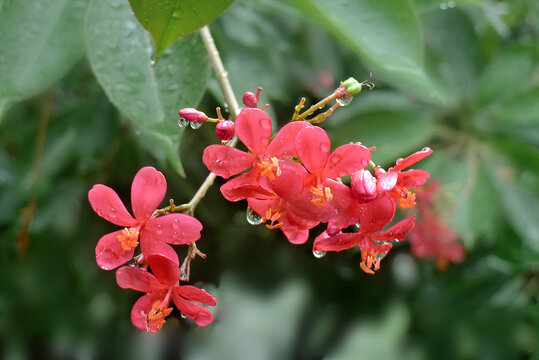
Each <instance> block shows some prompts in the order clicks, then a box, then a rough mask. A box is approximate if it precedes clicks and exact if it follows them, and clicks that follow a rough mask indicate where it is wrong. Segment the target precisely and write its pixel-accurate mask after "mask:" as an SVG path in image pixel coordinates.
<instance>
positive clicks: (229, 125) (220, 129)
mask: <svg viewBox="0 0 539 360" xmlns="http://www.w3.org/2000/svg"><path fill="white" fill-rule="evenodd" d="M234 134H236V128H235V127H234V123H233V122H232V121H230V120H221V121H219V122H218V123H217V126H216V127H215V136H216V137H217V139H219V140H221V142H222V143H226V142H227V141H229V140H232V138H233V137H234Z"/></svg>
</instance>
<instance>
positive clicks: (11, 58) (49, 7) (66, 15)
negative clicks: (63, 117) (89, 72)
mask: <svg viewBox="0 0 539 360" xmlns="http://www.w3.org/2000/svg"><path fill="white" fill-rule="evenodd" d="M87 6H88V1H87V0H58V1H49V0H25V1H17V0H6V1H4V2H2V3H0V34H2V36H1V37H0V116H1V115H2V114H3V113H4V111H5V110H6V109H7V107H8V106H9V105H10V104H12V103H13V102H16V101H20V100H22V99H25V98H28V97H30V96H33V95H36V94H38V93H40V92H41V91H43V90H45V89H46V88H47V87H49V86H51V85H52V84H54V83H55V82H56V81H57V80H58V79H60V78H61V77H62V76H64V75H65V73H67V72H68V71H69V69H71V67H72V66H73V65H74V64H75V63H76V62H77V61H78V60H79V59H81V57H82V55H83V51H84V46H83V44H84V42H83V27H82V24H83V18H84V13H85V11H86V7H87Z"/></svg>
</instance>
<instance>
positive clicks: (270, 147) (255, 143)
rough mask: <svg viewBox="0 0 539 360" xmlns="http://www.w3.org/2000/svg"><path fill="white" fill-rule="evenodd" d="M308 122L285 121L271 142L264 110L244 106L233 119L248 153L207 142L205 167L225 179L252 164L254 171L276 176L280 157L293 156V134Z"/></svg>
mask: <svg viewBox="0 0 539 360" xmlns="http://www.w3.org/2000/svg"><path fill="white" fill-rule="evenodd" d="M308 126H311V125H310V124H309V123H307V122H305V121H297V122H293V123H289V124H287V125H285V126H284V127H283V128H282V129H281V130H280V131H279V132H278V133H277V134H276V135H275V138H274V139H273V141H271V143H270V137H271V119H270V117H269V115H268V114H267V113H265V112H264V111H262V110H260V109H258V108H253V107H247V108H244V109H242V110H241V112H240V114H239V115H238V118H237V119H236V124H235V127H236V134H237V135H238V138H239V139H240V140H241V141H242V142H243V144H245V146H246V147H247V149H249V151H250V153H247V152H244V151H241V150H238V149H234V148H231V147H229V146H226V145H210V146H208V147H207V148H206V149H205V150H204V156H203V158H202V161H203V162H204V164H205V165H206V166H207V167H208V169H209V170H210V171H211V172H213V173H215V174H217V175H219V176H221V177H223V178H225V179H228V178H229V177H230V176H232V175H236V174H239V173H241V172H243V171H245V170H247V169H249V168H251V167H253V169H252V170H251V171H254V172H255V173H256V175H262V176H264V177H267V178H268V179H269V180H272V181H273V180H275V177H277V176H279V175H280V173H281V170H280V168H279V160H280V159H287V158H290V157H294V156H296V150H295V147H294V138H295V136H296V134H297V133H298V131H300V130H301V129H303V128H305V127H308Z"/></svg>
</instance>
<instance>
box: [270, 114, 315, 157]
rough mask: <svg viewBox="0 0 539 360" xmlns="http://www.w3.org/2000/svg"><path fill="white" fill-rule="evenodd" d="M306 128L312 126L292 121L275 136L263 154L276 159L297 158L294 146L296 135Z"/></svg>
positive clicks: (304, 122) (303, 122)
mask: <svg viewBox="0 0 539 360" xmlns="http://www.w3.org/2000/svg"><path fill="white" fill-rule="evenodd" d="M306 127H312V125H311V124H309V123H308V122H306V121H294V122H291V123H288V124H286V125H285V126H283V127H282V128H281V130H279V131H278V132H277V134H275V136H274V138H273V139H272V140H271V143H270V144H269V146H268V148H267V149H266V152H265V154H266V155H268V156H275V157H276V158H278V159H287V158H291V157H294V156H297V153H296V146H295V139H296V135H297V134H298V132H299V131H301V130H302V129H305V128H306Z"/></svg>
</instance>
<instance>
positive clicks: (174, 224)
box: [140, 213, 202, 245]
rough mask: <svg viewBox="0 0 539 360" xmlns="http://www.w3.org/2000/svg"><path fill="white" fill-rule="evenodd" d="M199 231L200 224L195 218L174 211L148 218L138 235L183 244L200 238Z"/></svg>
mask: <svg viewBox="0 0 539 360" xmlns="http://www.w3.org/2000/svg"><path fill="white" fill-rule="evenodd" d="M200 231H202V224H201V223H200V221H198V220H197V219H196V218H194V217H192V216H189V215H186V214H177V213H174V214H169V215H165V216H160V217H157V218H154V219H151V220H148V222H147V223H146V224H145V225H144V226H143V227H142V229H141V230H140V237H141V238H145V237H150V238H152V239H154V240H160V241H164V242H166V243H169V244H174V245H185V244H190V243H192V242H193V241H197V240H198V239H200Z"/></svg>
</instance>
